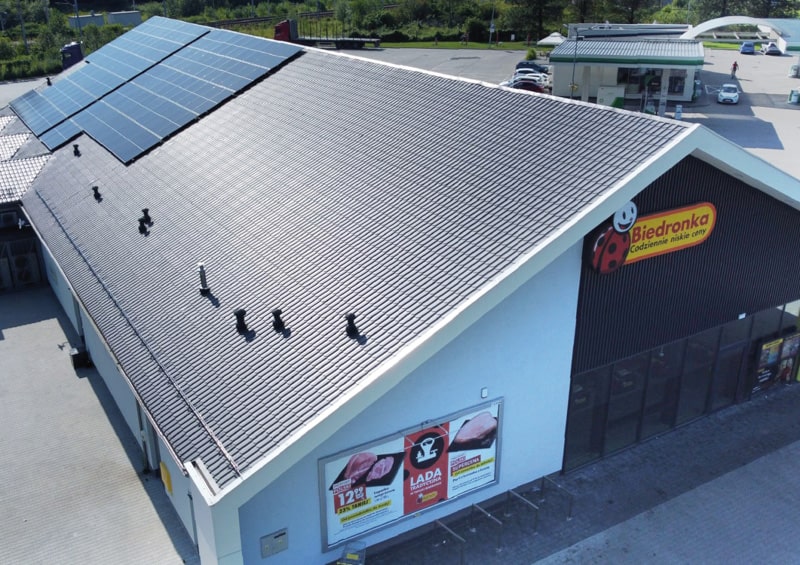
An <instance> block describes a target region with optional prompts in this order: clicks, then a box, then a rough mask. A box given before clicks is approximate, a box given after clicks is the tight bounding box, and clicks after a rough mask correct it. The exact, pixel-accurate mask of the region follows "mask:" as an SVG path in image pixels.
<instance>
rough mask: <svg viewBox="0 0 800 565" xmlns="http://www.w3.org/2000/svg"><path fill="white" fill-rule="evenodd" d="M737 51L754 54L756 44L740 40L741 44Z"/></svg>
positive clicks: (743, 53)
mask: <svg viewBox="0 0 800 565" xmlns="http://www.w3.org/2000/svg"><path fill="white" fill-rule="evenodd" d="M739 53H741V54H742V55H755V53H756V44H755V43H753V42H752V41H742V44H741V45H740V46H739Z"/></svg>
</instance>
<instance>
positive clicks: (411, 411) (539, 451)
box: [229, 244, 581, 565]
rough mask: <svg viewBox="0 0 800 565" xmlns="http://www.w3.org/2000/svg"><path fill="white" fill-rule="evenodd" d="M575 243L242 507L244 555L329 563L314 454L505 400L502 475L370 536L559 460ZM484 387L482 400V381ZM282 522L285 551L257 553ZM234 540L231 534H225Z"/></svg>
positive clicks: (472, 499) (410, 524) (400, 528)
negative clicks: (264, 538) (493, 482)
mask: <svg viewBox="0 0 800 565" xmlns="http://www.w3.org/2000/svg"><path fill="white" fill-rule="evenodd" d="M580 260H581V246H580V244H576V245H575V246H573V248H571V249H570V250H569V251H568V252H566V253H565V254H564V255H562V256H561V257H560V258H558V259H556V260H555V261H554V262H553V263H552V264H551V265H549V266H548V267H547V268H546V269H545V270H544V271H542V272H541V273H540V274H539V275H537V276H536V277H535V278H534V279H533V280H531V281H529V282H527V283H526V284H524V285H523V286H522V287H521V288H520V289H518V290H517V291H516V292H515V293H514V294H513V295H512V296H510V297H508V298H507V299H506V300H504V301H503V302H502V303H501V304H499V305H498V306H497V307H496V308H494V309H493V310H492V311H491V312H489V313H487V314H486V315H485V316H484V317H483V318H481V319H480V320H479V321H478V322H477V323H475V324H474V325H473V326H472V327H470V328H469V329H468V330H466V331H465V332H464V333H463V334H462V335H460V336H459V337H457V338H456V339H455V340H454V341H453V342H451V343H450V344H449V345H447V346H446V347H445V348H444V349H442V350H441V351H439V352H438V353H437V354H436V355H434V357H432V358H431V359H430V360H428V361H427V362H426V363H424V364H423V365H422V366H420V367H419V368H418V369H417V370H415V371H414V372H413V373H412V374H410V375H409V376H408V377H407V378H406V379H404V380H403V382H401V383H400V384H399V385H397V387H395V388H394V389H393V390H392V391H391V392H389V393H388V394H386V395H385V396H384V397H383V398H381V399H379V400H378V401H376V402H375V403H374V404H373V405H372V406H370V407H369V408H367V409H366V410H365V411H364V412H363V413H361V414H360V415H359V416H358V417H357V418H355V419H354V420H353V421H351V422H350V423H349V424H347V425H346V426H345V427H343V428H342V429H341V430H339V431H338V432H336V433H335V434H334V435H333V436H332V437H331V438H330V439H329V440H328V441H327V442H325V443H324V444H323V445H322V446H320V447H319V448H318V449H316V450H315V451H314V452H313V453H312V454H310V455H309V456H307V457H305V458H304V459H303V460H302V461H301V462H300V463H298V464H297V465H296V466H295V467H294V468H292V469H291V470H290V471H289V472H287V473H285V475H284V476H282V477H281V478H280V479H278V480H277V481H276V482H275V483H273V484H272V485H270V487H268V488H267V489H265V490H264V491H262V492H261V493H259V494H257V495H256V496H254V497H253V498H252V499H251V500H249V501H248V502H247V503H245V504H244V505H243V506H242V507H241V508H240V509H239V511H238V518H239V530H240V532H241V534H240V535H241V562H244V563H263V564H268V563H276V564H278V563H303V564H308V565H311V564H314V563H320V564H322V563H328V562H330V561H332V560H334V559H335V558H336V557H338V555H339V554H340V552H341V549H334V550H332V551H330V552H328V553H327V554H322V552H321V551H322V550H321V546H322V540H323V538H322V533H321V526H320V516H321V514H322V512H323V509H322V506H321V505H322V502H321V500H320V493H319V487H318V484H319V479H318V462H319V459H321V458H324V457H327V456H330V455H334V454H336V453H338V452H341V451H345V450H349V449H352V448H354V447H356V446H358V445H359V444H362V443H367V442H371V441H374V440H378V439H381V438H382V437H383V436H387V435H392V434H395V433H396V432H398V431H401V430H403V429H406V428H410V427H413V426H416V425H419V424H421V423H423V422H427V421H430V420H434V421H435V420H437V419H439V418H441V417H443V416H446V415H448V414H451V413H453V412H457V411H460V410H464V409H467V408H470V407H473V406H476V405H480V404H482V403H484V402H486V401H487V400H492V399H496V398H502V399H503V407H502V411H503V414H502V422H501V436H500V438H499V439H500V445H501V452H500V454H499V465H500V473H499V483H498V484H497V485H494V486H490V487H487V488H483V489H480V490H477V491H475V492H473V493H470V494H467V495H464V496H462V497H460V498H457V499H455V500H453V501H450V502H448V503H445V504H441V505H437V506H434V507H432V508H431V509H429V510H427V511H424V512H422V513H421V514H420V515H418V516H417V517H413V518H406V519H404V520H401V521H400V522H398V523H396V524H395V525H393V526H390V527H387V528H385V529H382V530H378V531H375V532H373V533H371V534H368V535H366V536H364V537H362V538H360V539H361V540H362V541H365V542H366V543H367V544H375V543H378V542H381V541H384V540H386V539H389V538H391V537H393V536H395V535H397V534H399V533H402V532H404V531H407V530H409V529H412V528H416V527H418V526H421V525H423V524H425V523H429V522H431V521H433V520H435V519H439V518H442V517H444V516H447V515H449V514H451V513H453V512H455V511H457V510H459V509H462V508H465V507H468V506H469V505H471V504H472V503H477V502H480V501H483V500H486V499H488V498H491V497H492V496H495V495H498V494H502V493H504V492H505V491H507V490H509V489H511V488H514V487H517V486H519V485H522V484H525V483H527V482H530V481H532V480H535V479H537V478H539V477H541V476H543V475H546V474H549V473H552V472H554V471H557V470H559V469H560V468H561V464H562V454H563V446H564V426H565V422H566V410H567V398H568V392H569V382H570V370H571V361H572V346H573V342H574V337H575V315H576V311H577V297H578V286H579V273H580ZM483 387H487V388H488V390H489V395H488V398H487V399H485V400H484V399H482V398H481V388H483ZM283 528H287V529H288V541H289V543H288V545H289V549H288V550H286V551H283V552H281V553H278V554H276V555H274V556H273V557H270V558H267V559H262V558H261V552H260V543H259V540H260V538H261V537H262V536H264V535H267V534H270V533H273V532H275V531H278V530H281V529H283ZM229 541H230V540H229Z"/></svg>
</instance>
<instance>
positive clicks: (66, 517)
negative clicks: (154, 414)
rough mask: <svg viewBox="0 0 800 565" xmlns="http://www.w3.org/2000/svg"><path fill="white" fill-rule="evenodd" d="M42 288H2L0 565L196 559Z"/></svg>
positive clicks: (155, 481)
mask: <svg viewBox="0 0 800 565" xmlns="http://www.w3.org/2000/svg"><path fill="white" fill-rule="evenodd" d="M75 343H77V341H76V335H75V333H74V331H73V330H72V329H71V327H70V325H69V321H68V320H67V319H66V316H65V315H64V314H63V312H62V311H61V307H60V305H59V304H58V302H57V301H56V299H55V296H54V295H53V293H52V291H51V290H50V288H49V287H39V288H34V289H30V290H23V291H16V292H10V293H4V294H0V429H2V430H3V433H2V435H0V453H2V457H0V477H2V480H0V563H4V564H5V563H7V564H9V565H11V564H14V565H18V564H26V565H28V564H43V565H45V564H46V565H50V564H53V563H58V564H60V565H70V564H76V565H86V564H94V563H98V564H99V563H114V564H115V565H124V564H130V565H138V564H141V563H148V564H151V563H152V564H165V565H168V564H172V563H176V564H177V563H199V558H198V556H197V553H196V551H195V548H194V545H193V543H192V540H191V538H190V537H189V535H188V533H187V532H186V530H185V529H184V528H183V525H182V524H181V523H180V521H179V518H178V517H177V514H176V513H175V511H174V510H173V508H172V505H171V504H170V502H169V500H168V498H167V495H166V494H165V492H164V486H163V484H162V483H161V481H160V480H158V479H157V478H155V477H154V476H152V475H148V474H143V473H140V472H137V469H141V467H142V456H141V452H140V451H138V446H137V444H136V440H135V439H134V437H133V435H132V433H131V432H130V429H129V428H128V427H127V426H126V425H125V423H124V421H123V419H122V416H121V414H120V413H119V411H118V409H117V407H116V405H115V404H114V402H113V399H112V398H111V395H110V393H109V392H108V389H107V388H106V386H105V384H104V383H103V381H102V379H100V377H99V375H98V374H97V372H96V371H95V370H94V369H78V370H77V371H76V369H74V368H73V367H72V362H71V358H70V355H69V351H70V344H75Z"/></svg>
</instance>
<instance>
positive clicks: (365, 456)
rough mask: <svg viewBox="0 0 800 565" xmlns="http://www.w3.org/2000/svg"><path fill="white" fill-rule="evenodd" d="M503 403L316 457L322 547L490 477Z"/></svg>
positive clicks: (486, 481)
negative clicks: (322, 516) (319, 477)
mask: <svg viewBox="0 0 800 565" xmlns="http://www.w3.org/2000/svg"><path fill="white" fill-rule="evenodd" d="M500 404H501V403H500V401H496V402H494V403H492V404H488V405H485V406H482V407H478V408H473V409H470V410H469V411H467V412H462V413H459V414H457V415H454V416H450V417H446V418H443V419H442V421H441V423H439V424H436V425H431V426H427V427H425V428H423V429H415V430H413V431H407V432H404V433H402V434H398V435H397V436H395V437H389V438H385V439H383V440H377V441H375V442H374V443H371V444H368V445H366V446H363V447H362V448H359V449H352V450H348V451H347V452H344V453H341V454H338V455H335V456H333V457H329V458H326V459H324V460H322V461H320V471H321V474H322V497H323V500H324V511H325V520H324V524H325V529H326V541H327V547H328V548H330V547H332V546H334V545H337V544H339V543H341V542H343V541H345V540H348V539H350V538H352V537H354V536H357V535H360V534H362V533H364V532H367V531H369V530H372V529H375V528H378V527H381V526H385V525H386V524H389V523H391V522H394V521H395V520H398V519H400V518H402V517H404V516H407V515H409V514H414V513H416V512H419V511H420V510H424V509H426V508H429V507H431V506H434V505H436V504H439V503H441V502H445V501H447V500H450V499H452V498H455V497H457V496H459V495H462V494H465V493H468V492H470V491H473V490H475V489H477V488H480V487H483V486H486V485H488V484H491V483H493V482H495V481H496V480H497V470H498V468H497V444H498V434H499V420H500Z"/></svg>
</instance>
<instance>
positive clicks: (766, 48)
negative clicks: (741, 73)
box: [761, 41, 783, 55]
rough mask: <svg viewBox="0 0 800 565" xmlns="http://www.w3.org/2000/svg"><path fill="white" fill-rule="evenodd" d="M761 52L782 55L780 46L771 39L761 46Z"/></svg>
mask: <svg viewBox="0 0 800 565" xmlns="http://www.w3.org/2000/svg"><path fill="white" fill-rule="evenodd" d="M761 52H762V53H763V54H764V55H783V51H781V50H780V47H778V46H777V45H775V44H774V43H772V42H771V41H770V42H769V43H767V44H766V45H762V46H761Z"/></svg>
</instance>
